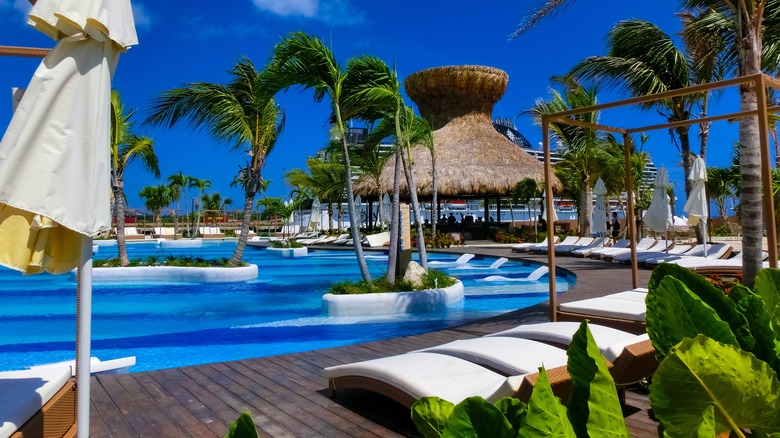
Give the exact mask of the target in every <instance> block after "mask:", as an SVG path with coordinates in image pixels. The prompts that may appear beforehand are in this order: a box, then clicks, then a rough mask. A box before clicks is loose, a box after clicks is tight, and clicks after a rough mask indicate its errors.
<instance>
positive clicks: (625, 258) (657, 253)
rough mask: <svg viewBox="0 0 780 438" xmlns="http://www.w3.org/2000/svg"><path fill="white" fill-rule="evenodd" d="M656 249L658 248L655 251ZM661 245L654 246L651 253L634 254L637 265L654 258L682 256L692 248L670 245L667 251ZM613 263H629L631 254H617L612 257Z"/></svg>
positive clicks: (689, 246)
mask: <svg viewBox="0 0 780 438" xmlns="http://www.w3.org/2000/svg"><path fill="white" fill-rule="evenodd" d="M656 248H658V249H657V250H656ZM662 248H663V244H658V245H656V246H655V247H654V248H653V250H652V251H641V252H638V253H636V261H637V263H643V262H645V261H647V260H650V259H653V258H656V257H663V256H666V255H670V254H671V255H675V254H682V253H684V252H686V251H690V250H691V249H692V248H693V247H692V246H691V245H676V244H674V243H670V246H669V249H668V250H665V251H664V250H662ZM612 261H613V262H619V263H631V253H627V254H618V255H616V256H614V257H612Z"/></svg>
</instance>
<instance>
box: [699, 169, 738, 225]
mask: <svg viewBox="0 0 780 438" xmlns="http://www.w3.org/2000/svg"><path fill="white" fill-rule="evenodd" d="M730 174H731V171H730V170H729V169H728V168H726V167H710V168H708V169H707V181H706V183H705V185H706V189H707V196H708V197H709V198H710V199H712V200H713V201H715V205H716V206H717V207H718V216H720V217H721V218H723V219H725V218H726V216H727V211H726V200H727V199H728V198H730V197H732V196H734V189H733V188H732V187H731V181H730V178H731V175H730Z"/></svg>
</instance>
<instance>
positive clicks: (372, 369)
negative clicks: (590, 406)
mask: <svg viewBox="0 0 780 438" xmlns="http://www.w3.org/2000/svg"><path fill="white" fill-rule="evenodd" d="M554 324H556V323H554ZM537 331H539V332H552V333H553V335H550V336H551V337H552V336H557V337H556V339H557V340H558V342H556V344H558V345H568V342H566V339H565V338H566V333H568V328H557V327H556V326H551V327H547V328H545V327H540V328H539V329H538V330H537ZM591 332H592V333H593V334H594V338H595V339H596V343H597V345H599V348H600V349H602V350H603V351H605V352H608V354H610V357H612V358H613V360H610V363H609V366H610V368H611V372H612V374H613V377H614V378H615V382H616V383H618V384H619V385H625V384H628V383H633V382H636V381H638V380H640V379H641V378H643V377H647V376H649V375H651V374H652V373H653V371H655V368H656V367H657V363H656V362H654V350H653V349H652V346H651V345H649V341H648V340H647V337H646V335H645V336H634V335H631V334H628V333H625V335H624V336H623V337H618V336H617V333H616V332H619V331H615V332H612V331H609V330H600V329H596V330H594V329H593V328H592V329H591ZM602 332H604V333H608V334H609V335H610V336H611V337H612V338H611V339H617V341H615V342H611V340H610V339H606V338H605V339H599V338H601V337H602V336H601V335H600V334H598V333H602ZM560 333H563V334H562V335H561V334H560ZM572 333H573V331H572ZM568 337H569V341H570V339H571V334H569V335H568ZM512 338H519V339H514V340H511V339H512ZM517 341H521V342H517ZM602 346H603V348H602ZM565 364H566V352H565V350H563V349H560V348H557V347H556V346H551V345H550V343H549V342H540V341H537V340H534V339H531V338H530V337H523V336H517V335H515V334H509V333H508V336H503V335H502V336H498V334H495V335H491V336H485V337H482V338H475V339H469V340H463V341H454V342H450V343H447V344H443V345H439V346H436V347H431V348H427V349H424V350H418V351H414V352H411V353H406V354H400V355H397V356H390V357H384V358H380V359H373V360H367V361H363V362H356V363H351V364H346V365H337V366H333V367H329V368H326V369H325V377H327V378H328V381H329V386H330V389H331V391H332V392H333V394H334V395H335V394H336V391H339V390H343V389H363V390H369V391H373V392H377V393H380V394H383V395H385V396H387V397H389V398H391V399H393V400H395V401H396V402H398V403H400V404H402V405H404V406H406V407H410V406H411V405H412V404H413V403H414V402H415V401H416V400H417V399H419V398H421V397H429V396H437V397H440V398H443V399H445V400H448V401H450V402H452V403H455V404H457V403H459V402H461V401H462V400H464V399H466V398H468V397H471V396H475V395H479V396H482V397H483V398H485V399H486V400H488V401H490V402H495V401H497V400H499V399H501V398H503V397H518V398H520V399H523V400H527V399H528V398H529V397H530V395H531V392H532V390H533V385H534V383H535V382H536V379H537V378H538V372H537V370H538V367H539V366H542V365H544V366H545V369H546V370H547V374H548V377H549V378H550V383H551V385H552V386H553V391H554V392H555V393H556V395H557V396H559V397H563V398H565V397H566V395H567V394H568V391H569V387H570V385H571V380H570V378H569V375H568V373H567V372H566V366H565Z"/></svg>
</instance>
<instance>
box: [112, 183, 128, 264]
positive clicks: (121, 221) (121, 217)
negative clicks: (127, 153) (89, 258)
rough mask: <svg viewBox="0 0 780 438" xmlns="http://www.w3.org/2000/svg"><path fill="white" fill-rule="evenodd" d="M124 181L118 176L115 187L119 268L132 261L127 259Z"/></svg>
mask: <svg viewBox="0 0 780 438" xmlns="http://www.w3.org/2000/svg"><path fill="white" fill-rule="evenodd" d="M124 186H125V183H124V180H123V178H122V176H121V175H117V176H116V187H114V208H115V209H116V247H117V249H118V250H119V266H127V265H129V264H130V259H129V258H128V257H127V243H126V239H125V191H124Z"/></svg>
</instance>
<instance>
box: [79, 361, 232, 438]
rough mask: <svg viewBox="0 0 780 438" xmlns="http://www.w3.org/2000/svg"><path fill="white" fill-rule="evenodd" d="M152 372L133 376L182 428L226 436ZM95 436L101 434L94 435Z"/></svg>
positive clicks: (199, 434) (204, 434)
mask: <svg viewBox="0 0 780 438" xmlns="http://www.w3.org/2000/svg"><path fill="white" fill-rule="evenodd" d="M150 374H151V373H133V377H134V378H135V380H136V381H137V382H138V384H139V385H141V386H142V387H143V388H144V390H146V392H147V393H148V394H149V395H150V396H151V397H152V398H154V399H155V400H156V401H157V403H158V404H159V405H160V407H161V408H162V409H163V410H164V411H165V413H166V415H168V417H170V418H171V420H172V421H174V422H175V423H176V424H177V425H178V426H179V427H180V428H181V429H182V430H186V431H188V433H189V434H190V435H191V436H196V437H207V436H220V437H221V436H224V435H220V434H217V433H215V432H213V431H212V430H211V429H209V428H208V427H206V425H205V424H204V423H203V422H202V421H200V420H199V419H198V418H196V417H195V416H194V415H193V414H192V412H190V411H189V409H187V408H186V406H184V405H183V404H181V403H180V402H179V400H177V399H176V398H175V397H174V396H173V395H172V394H171V393H169V392H168V391H166V390H165V388H163V387H162V385H160V383H159V382H157V381H156V380H155V379H153V378H152V377H151V375H150ZM93 436H99V435H94V434H93Z"/></svg>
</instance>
